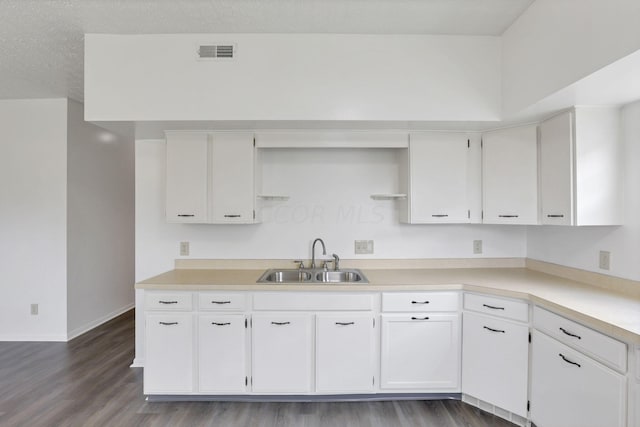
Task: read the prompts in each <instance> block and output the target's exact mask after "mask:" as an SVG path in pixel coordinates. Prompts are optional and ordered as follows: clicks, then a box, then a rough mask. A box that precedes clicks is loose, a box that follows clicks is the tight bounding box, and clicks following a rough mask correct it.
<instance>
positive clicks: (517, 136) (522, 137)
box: [482, 125, 538, 224]
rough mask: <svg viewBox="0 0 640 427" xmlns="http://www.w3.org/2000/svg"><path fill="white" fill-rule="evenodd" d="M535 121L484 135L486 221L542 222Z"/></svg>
mask: <svg viewBox="0 0 640 427" xmlns="http://www.w3.org/2000/svg"><path fill="white" fill-rule="evenodd" d="M537 144H538V143H537V128H536V126H535V125H531V126H521V127H514V128H509V129H501V130H496V131H493V132H487V133H485V134H483V135H482V201H483V208H482V210H483V215H482V222H483V223H485V224H537V223H538V145H537Z"/></svg>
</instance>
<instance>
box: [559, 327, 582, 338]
mask: <svg viewBox="0 0 640 427" xmlns="http://www.w3.org/2000/svg"><path fill="white" fill-rule="evenodd" d="M558 329H560V330H561V331H562V332H564V334H565V335H569V336H570V337H574V338H578V339H579V340H581V339H582V337H581V336H580V335H576V334H572V333H571V332H569V331H567V330H566V329H565V328H558Z"/></svg>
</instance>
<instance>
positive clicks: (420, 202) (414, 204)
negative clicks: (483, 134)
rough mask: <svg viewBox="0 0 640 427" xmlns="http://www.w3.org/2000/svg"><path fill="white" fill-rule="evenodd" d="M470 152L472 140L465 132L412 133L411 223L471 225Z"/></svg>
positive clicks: (410, 159)
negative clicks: (469, 193)
mask: <svg viewBox="0 0 640 427" xmlns="http://www.w3.org/2000/svg"><path fill="white" fill-rule="evenodd" d="M469 151H470V150H469V140H468V138H467V136H466V134H463V133H443V132H425V133H412V134H411V141H410V145H409V170H410V188H411V193H410V199H409V203H410V219H409V222H410V223H413V224H418V223H451V222H454V223H465V222H470V219H469V199H468V194H467V191H468V189H467V170H468V161H469V160H468V159H469Z"/></svg>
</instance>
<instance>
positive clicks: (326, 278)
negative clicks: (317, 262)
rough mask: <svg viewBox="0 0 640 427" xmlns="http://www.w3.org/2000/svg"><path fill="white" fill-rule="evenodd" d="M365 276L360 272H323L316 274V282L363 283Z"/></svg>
mask: <svg viewBox="0 0 640 427" xmlns="http://www.w3.org/2000/svg"><path fill="white" fill-rule="evenodd" d="M363 277H364V276H363V275H362V273H361V272H359V271H355V270H341V271H321V272H320V273H317V274H316V281H318V282H329V283H340V282H349V283H351V282H362V281H363Z"/></svg>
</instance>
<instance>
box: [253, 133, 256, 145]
mask: <svg viewBox="0 0 640 427" xmlns="http://www.w3.org/2000/svg"><path fill="white" fill-rule="evenodd" d="M253 146H254V147H255V146H256V137H255V136H254V137H253Z"/></svg>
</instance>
